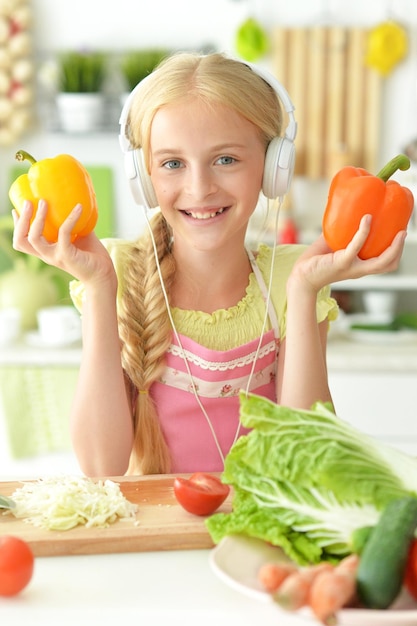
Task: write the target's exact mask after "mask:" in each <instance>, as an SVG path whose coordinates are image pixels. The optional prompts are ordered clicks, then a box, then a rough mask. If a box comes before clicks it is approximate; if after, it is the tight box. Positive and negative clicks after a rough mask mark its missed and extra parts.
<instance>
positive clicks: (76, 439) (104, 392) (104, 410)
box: [71, 276, 133, 476]
mask: <svg viewBox="0 0 417 626" xmlns="http://www.w3.org/2000/svg"><path fill="white" fill-rule="evenodd" d="M116 289H117V281H116V277H115V276H113V277H111V278H109V279H108V280H107V281H106V283H105V284H103V285H100V284H94V285H91V284H88V283H87V284H85V300H84V302H83V320H82V323H83V351H82V360H81V367H80V373H79V379H78V384H77V388H76V393H75V397H74V401H73V405H72V409H71V437H72V442H73V447H74V450H75V453H76V455H77V458H78V461H79V463H80V466H81V468H82V470H83V471H84V472H85V473H86V474H88V475H90V476H119V475H123V474H125V473H126V471H127V468H128V464H129V457H130V452H131V450H132V444H133V422H132V408H131V406H130V400H129V395H128V393H127V390H126V386H125V379H124V374H123V369H122V364H121V358H120V340H119V335H118V327H117V313H116Z"/></svg>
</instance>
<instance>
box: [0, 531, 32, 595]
mask: <svg viewBox="0 0 417 626" xmlns="http://www.w3.org/2000/svg"><path fill="white" fill-rule="evenodd" d="M34 561H35V560H34V556H33V552H32V550H31V548H30V546H29V544H27V543H26V541H23V539H19V538H18V537H13V536H12V535H3V536H2V537H0V596H14V595H16V594H17V593H19V592H20V591H22V589H24V588H25V587H26V585H27V584H28V583H29V581H30V579H31V578H32V574H33V567H34Z"/></svg>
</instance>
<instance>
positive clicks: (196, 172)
mask: <svg viewBox="0 0 417 626" xmlns="http://www.w3.org/2000/svg"><path fill="white" fill-rule="evenodd" d="M216 189H217V183H216V180H215V175H214V173H213V171H212V170H211V168H209V167H193V168H189V170H188V172H187V179H186V184H185V191H186V193H188V194H189V195H190V196H192V197H193V198H194V199H195V200H201V199H204V198H206V197H207V196H209V195H210V194H212V193H214V192H215V191H216Z"/></svg>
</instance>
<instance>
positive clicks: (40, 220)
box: [28, 200, 48, 243]
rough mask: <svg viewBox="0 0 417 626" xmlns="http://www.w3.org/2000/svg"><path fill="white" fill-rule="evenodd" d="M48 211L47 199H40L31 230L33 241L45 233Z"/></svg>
mask: <svg viewBox="0 0 417 626" xmlns="http://www.w3.org/2000/svg"><path fill="white" fill-rule="evenodd" d="M47 213H48V205H47V203H46V202H45V200H39V202H38V207H37V209H36V214H35V217H34V218H33V221H32V224H31V227H30V230H29V237H28V238H29V241H30V242H31V243H33V242H36V241H37V240H38V239H39V238H40V237H41V236H42V233H43V229H44V228H45V220H46V216H47Z"/></svg>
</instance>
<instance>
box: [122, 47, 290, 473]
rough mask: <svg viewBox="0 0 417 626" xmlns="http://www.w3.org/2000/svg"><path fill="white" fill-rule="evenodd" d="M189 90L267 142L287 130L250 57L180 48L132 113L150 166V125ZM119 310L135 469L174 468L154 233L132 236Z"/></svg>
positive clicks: (131, 124)
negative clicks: (157, 398)
mask: <svg viewBox="0 0 417 626" xmlns="http://www.w3.org/2000/svg"><path fill="white" fill-rule="evenodd" d="M190 97H193V98H199V99H201V101H202V102H204V103H205V104H208V105H210V106H213V105H214V106H215V105H216V104H223V105H226V106H228V107H230V108H232V109H234V110H235V111H237V112H238V113H239V114H240V115H242V116H243V117H245V118H246V119H247V120H249V121H250V122H252V123H253V124H254V125H255V126H256V127H257V128H258V129H259V133H260V137H261V139H262V141H263V142H264V144H265V150H266V148H267V146H268V144H269V142H270V141H271V139H272V138H273V137H276V136H278V135H280V132H281V127H282V110H281V105H280V103H279V100H278V97H277V95H276V93H275V91H274V90H273V89H272V87H271V86H270V85H268V83H266V82H265V81H264V80H263V79H262V78H261V77H259V76H258V75H257V74H256V73H255V72H253V71H252V70H251V68H250V67H248V66H247V65H245V64H244V63H242V62H240V61H237V60H234V59H230V58H227V57H226V56H224V55H222V54H218V53H213V54H209V55H206V56H201V55H199V54H194V53H178V54H175V55H173V56H171V57H169V58H167V59H166V60H164V61H162V63H161V64H160V65H159V66H158V68H157V69H156V70H154V72H153V73H152V74H151V75H150V76H148V78H147V79H146V80H145V81H143V82H142V83H141V85H140V87H139V88H138V90H137V93H136V95H135V99H134V101H133V102H132V106H131V110H130V113H129V119H128V136H129V141H130V143H131V145H132V147H134V148H141V149H142V150H143V155H144V159H145V163H146V165H147V169H148V172H149V162H150V159H149V156H150V133H151V126H152V121H153V118H154V115H155V113H156V112H157V111H158V110H159V109H160V108H161V107H163V106H166V105H169V104H171V103H178V102H180V101H182V100H184V101H185V100H186V99H188V98H190ZM151 228H152V232H153V235H154V239H155V244H156V249H157V254H158V261H159V264H160V268H161V274H162V277H163V281H164V285H165V289H166V293H167V294H168V297H169V294H170V288H171V285H172V282H173V276H174V272H175V263H174V259H173V255H172V254H171V238H172V233H171V232H170V227H169V225H168V224H167V222H166V221H165V219H164V217H163V216H162V214H161V213H157V214H156V215H155V216H154V217H153V219H152V220H151ZM123 278H124V285H125V286H124V292H123V295H122V299H121V306H120V311H119V327H120V338H121V342H122V364H123V368H124V371H125V374H126V376H127V379H128V380H129V381H130V384H131V386H132V388H133V390H134V393H133V405H134V418H133V419H134V432H135V437H134V444H133V449H132V455H131V460H130V464H129V469H128V473H141V474H152V473H169V472H170V468H171V461H170V454H169V450H168V446H167V444H166V441H165V439H164V437H163V433H162V430H161V427H160V423H159V420H158V414H157V410H156V407H155V405H154V403H153V401H152V397H151V395H150V393H149V391H150V388H151V386H152V383H154V382H155V381H157V380H158V379H159V378H160V376H161V374H162V373H163V371H164V367H165V354H166V352H167V349H168V347H169V345H170V343H171V335H172V327H171V323H170V320H169V317H168V314H167V310H166V302H165V299H164V295H163V292H162V289H161V285H160V279H159V275H158V272H157V266H156V260H155V254H154V250H153V244H152V239H151V237H150V233H149V232H146V233H145V234H144V235H143V236H141V238H140V239H138V240H137V241H136V242H134V243H132V245H131V247H130V252H129V254H128V260H127V266H126V275H125V276H124V277H123Z"/></svg>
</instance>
